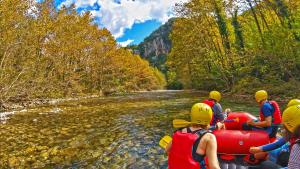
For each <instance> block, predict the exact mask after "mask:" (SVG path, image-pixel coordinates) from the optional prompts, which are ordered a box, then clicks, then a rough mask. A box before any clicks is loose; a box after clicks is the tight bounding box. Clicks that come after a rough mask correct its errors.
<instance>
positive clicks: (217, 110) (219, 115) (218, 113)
mask: <svg viewBox="0 0 300 169" xmlns="http://www.w3.org/2000/svg"><path fill="white" fill-rule="evenodd" d="M213 111H214V113H215V114H214V116H215V118H216V120H217V121H223V120H224V114H223V112H222V106H221V105H220V104H219V103H216V104H215V105H214V106H213Z"/></svg>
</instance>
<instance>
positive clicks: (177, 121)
mask: <svg viewBox="0 0 300 169" xmlns="http://www.w3.org/2000/svg"><path fill="white" fill-rule="evenodd" d="M238 121H239V118H235V119H231V120H224V122H228V123H230V122H238ZM193 124H196V123H192V122H189V121H186V120H182V119H175V120H173V127H174V128H183V127H187V126H189V125H193Z"/></svg>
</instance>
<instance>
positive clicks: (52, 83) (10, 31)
mask: <svg viewBox="0 0 300 169" xmlns="http://www.w3.org/2000/svg"><path fill="white" fill-rule="evenodd" d="M164 85H165V80H164V76H163V75H162V74H161V73H160V72H159V71H158V70H157V69H154V68H152V67H150V66H149V64H148V62H147V61H145V60H143V59H141V58H140V57H139V56H137V55H133V54H132V53H131V52H129V51H128V50H125V49H122V48H120V47H118V45H117V43H116V41H115V39H114V38H113V36H112V35H111V33H110V32H109V31H108V30H107V29H105V28H103V29H102V28H99V26H98V25H96V24H93V19H92V18H91V15H90V13H88V12H87V13H84V14H78V13H77V12H76V9H75V6H70V7H62V9H60V10H58V9H56V8H55V6H54V4H53V1H51V0H45V1H43V2H41V3H36V1H35V0H1V1H0V92H1V95H0V102H1V103H5V102H7V101H9V100H16V99H17V98H44V97H65V96H72V95H81V94H90V93H97V94H99V93H100V94H103V93H109V92H116V91H117V92H120V91H136V90H151V89H160V88H162V87H163V86H164Z"/></svg>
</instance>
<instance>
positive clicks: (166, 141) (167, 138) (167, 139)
mask: <svg viewBox="0 0 300 169" xmlns="http://www.w3.org/2000/svg"><path fill="white" fill-rule="evenodd" d="M171 141H172V137H170V136H164V137H163V138H162V139H161V140H160V141H159V146H160V147H162V148H164V149H166V147H167V146H168V144H169V143H170V142H171Z"/></svg>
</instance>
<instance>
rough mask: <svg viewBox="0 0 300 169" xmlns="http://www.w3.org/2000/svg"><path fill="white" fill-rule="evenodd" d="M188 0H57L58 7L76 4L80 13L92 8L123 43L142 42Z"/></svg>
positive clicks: (100, 21)
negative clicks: (177, 7)
mask: <svg viewBox="0 0 300 169" xmlns="http://www.w3.org/2000/svg"><path fill="white" fill-rule="evenodd" d="M186 1H187V0H56V1H55V5H56V7H57V8H60V7H62V6H63V5H66V6H69V5H71V4H73V3H74V4H75V6H76V9H77V11H78V12H80V13H81V12H84V11H90V12H91V14H92V16H93V17H94V18H95V22H96V23H97V24H98V25H99V27H102V28H103V27H105V28H107V29H108V30H109V31H110V32H111V33H112V35H113V36H114V37H115V38H116V40H117V41H118V43H119V44H120V45H121V46H127V45H130V44H139V43H140V42H142V41H143V39H144V38H145V37H147V36H149V35H150V34H151V32H153V31H154V30H155V29H157V28H158V27H159V26H160V25H162V24H164V23H165V22H167V21H168V19H170V18H171V17H174V14H173V12H172V11H173V7H174V5H175V4H176V3H179V2H186Z"/></svg>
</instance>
